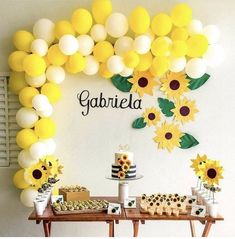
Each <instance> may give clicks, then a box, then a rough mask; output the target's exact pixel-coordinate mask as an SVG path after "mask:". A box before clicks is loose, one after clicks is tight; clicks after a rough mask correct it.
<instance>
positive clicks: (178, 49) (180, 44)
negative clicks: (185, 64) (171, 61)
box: [171, 41, 188, 57]
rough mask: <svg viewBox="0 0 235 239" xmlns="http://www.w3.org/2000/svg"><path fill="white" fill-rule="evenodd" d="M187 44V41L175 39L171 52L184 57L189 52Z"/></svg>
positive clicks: (175, 55)
mask: <svg viewBox="0 0 235 239" xmlns="http://www.w3.org/2000/svg"><path fill="white" fill-rule="evenodd" d="M187 50H188V47H187V44H186V42H185V41H173V43H172V48H171V53H172V55H173V56H174V57H182V56H185V55H186V54H187Z"/></svg>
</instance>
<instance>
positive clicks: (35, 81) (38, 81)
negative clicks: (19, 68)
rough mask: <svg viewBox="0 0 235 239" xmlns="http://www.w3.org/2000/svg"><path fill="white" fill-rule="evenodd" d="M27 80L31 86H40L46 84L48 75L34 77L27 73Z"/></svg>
mask: <svg viewBox="0 0 235 239" xmlns="http://www.w3.org/2000/svg"><path fill="white" fill-rule="evenodd" d="M25 81H26V83H27V84H29V85H30V86H32V87H35V88H38V87H41V86H42V85H44V83H45V82H46V75H45V74H42V75H40V76H36V77H33V76H29V75H27V74H25Z"/></svg>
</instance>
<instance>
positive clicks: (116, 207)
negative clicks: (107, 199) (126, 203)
mask: <svg viewBox="0 0 235 239" xmlns="http://www.w3.org/2000/svg"><path fill="white" fill-rule="evenodd" d="M108 214H112V215H120V214H121V204H119V203H109V206H108Z"/></svg>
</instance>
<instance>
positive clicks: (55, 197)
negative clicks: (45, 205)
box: [51, 195, 64, 203]
mask: <svg viewBox="0 0 235 239" xmlns="http://www.w3.org/2000/svg"><path fill="white" fill-rule="evenodd" d="M60 202H64V197H63V195H52V196H51V203H60Z"/></svg>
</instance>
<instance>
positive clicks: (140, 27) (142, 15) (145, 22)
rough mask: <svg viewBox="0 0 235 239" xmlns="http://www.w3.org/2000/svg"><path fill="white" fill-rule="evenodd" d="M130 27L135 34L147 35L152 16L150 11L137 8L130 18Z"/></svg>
mask: <svg viewBox="0 0 235 239" xmlns="http://www.w3.org/2000/svg"><path fill="white" fill-rule="evenodd" d="M129 25H130V28H131V30H132V31H133V32H134V33H136V34H143V33H145V32H146V31H147V30H148V28H149V26H150V16H149V13H148V11H147V10H146V9H145V8H143V7H136V8H135V9H134V10H133V11H132V13H131V15H130V17H129Z"/></svg>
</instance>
